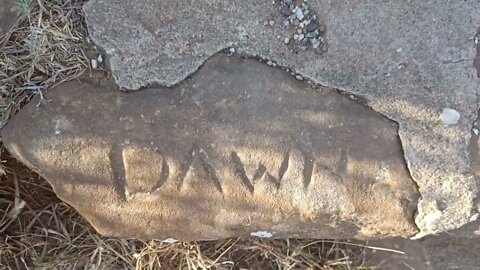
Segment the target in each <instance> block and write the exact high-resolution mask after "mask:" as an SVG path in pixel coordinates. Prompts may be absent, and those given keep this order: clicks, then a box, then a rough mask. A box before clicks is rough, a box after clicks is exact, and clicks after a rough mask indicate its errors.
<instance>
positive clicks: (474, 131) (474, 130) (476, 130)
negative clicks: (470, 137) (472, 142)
mask: <svg viewBox="0 0 480 270" xmlns="http://www.w3.org/2000/svg"><path fill="white" fill-rule="evenodd" d="M472 131H473V133H474V134H475V135H477V136H478V129H476V128H474V129H472Z"/></svg>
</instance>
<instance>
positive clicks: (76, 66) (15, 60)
mask: <svg viewBox="0 0 480 270" xmlns="http://www.w3.org/2000/svg"><path fill="white" fill-rule="evenodd" d="M83 2H84V1H81V0H50V1H44V0H17V4H16V5H15V7H14V10H15V11H16V12H17V13H19V19H18V21H17V23H16V25H15V27H14V28H13V30H12V31H11V32H10V33H8V34H7V35H5V36H4V37H0V128H1V127H3V126H4V125H5V123H6V122H7V121H8V119H9V117H10V116H11V114H13V113H15V112H16V111H18V110H19V108H20V107H21V106H22V105H23V104H25V102H27V101H29V100H30V99H31V97H32V96H33V95H35V94H40V95H42V94H43V93H44V92H45V91H46V90H47V89H49V88H50V87H53V86H55V85H57V84H59V83H62V82H64V81H67V80H71V79H74V78H76V77H78V76H80V75H81V74H83V73H84V72H85V71H87V70H88V69H89V65H88V59H87V57H86V55H85V53H84V51H85V50H84V48H85V46H86V45H85V42H84V40H85V37H86V35H87V31H86V28H85V22H84V20H83V16H82V10H81V5H82V3H83Z"/></svg>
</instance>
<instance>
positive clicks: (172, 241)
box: [162, 238, 178, 244]
mask: <svg viewBox="0 0 480 270" xmlns="http://www.w3.org/2000/svg"><path fill="white" fill-rule="evenodd" d="M176 242H178V240H176V239H173V238H167V239H165V240H163V241H162V243H166V244H173V243H176Z"/></svg>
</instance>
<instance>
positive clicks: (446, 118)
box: [440, 108, 460, 125]
mask: <svg viewBox="0 0 480 270" xmlns="http://www.w3.org/2000/svg"><path fill="white" fill-rule="evenodd" d="M440 120H442V122H443V123H444V124H445V125H456V124H457V123H458V120H460V113H459V112H457V111H456V110H454V109H450V108H445V109H443V111H442V114H440Z"/></svg>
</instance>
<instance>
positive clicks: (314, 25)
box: [307, 21, 319, 32]
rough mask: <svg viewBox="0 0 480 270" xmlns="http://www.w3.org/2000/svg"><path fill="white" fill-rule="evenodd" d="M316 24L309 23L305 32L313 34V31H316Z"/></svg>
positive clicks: (313, 22) (314, 22)
mask: <svg viewBox="0 0 480 270" xmlns="http://www.w3.org/2000/svg"><path fill="white" fill-rule="evenodd" d="M318 26H319V25H318V23H317V22H316V21H311V22H310V23H309V24H308V25H307V30H308V32H313V31H315V30H317V29H318Z"/></svg>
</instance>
